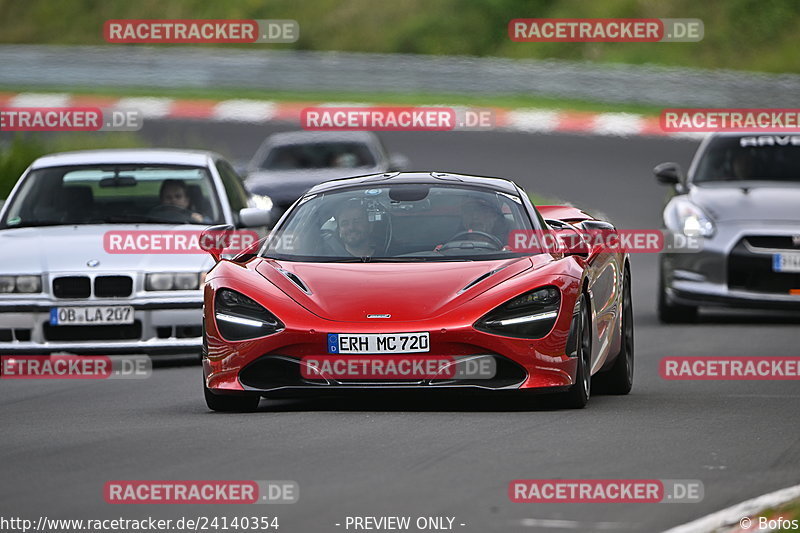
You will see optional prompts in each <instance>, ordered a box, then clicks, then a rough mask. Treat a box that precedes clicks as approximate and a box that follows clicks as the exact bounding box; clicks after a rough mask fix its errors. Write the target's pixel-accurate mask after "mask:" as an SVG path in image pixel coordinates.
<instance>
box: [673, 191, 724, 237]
mask: <svg viewBox="0 0 800 533" xmlns="http://www.w3.org/2000/svg"><path fill="white" fill-rule="evenodd" d="M664 223H665V224H666V225H667V227H668V228H669V229H671V230H672V231H675V232H677V233H683V234H684V235H686V236H688V237H697V236H700V237H713V236H714V232H715V231H716V227H715V226H714V222H713V221H712V220H711V218H710V217H709V216H708V215H707V214H706V213H705V212H704V211H703V210H702V209H700V208H699V207H698V206H696V205H694V204H693V203H691V202H689V201H688V200H686V199H680V200H679V199H674V200H672V201H671V202H670V203H669V204H668V205H667V209H666V210H665V211H664Z"/></svg>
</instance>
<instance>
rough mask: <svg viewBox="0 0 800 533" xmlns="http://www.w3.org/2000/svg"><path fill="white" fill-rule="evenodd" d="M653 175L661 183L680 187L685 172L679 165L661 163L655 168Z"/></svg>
mask: <svg viewBox="0 0 800 533" xmlns="http://www.w3.org/2000/svg"><path fill="white" fill-rule="evenodd" d="M653 174H655V175H656V179H657V180H658V182H659V183H661V184H664V185H679V184H680V183H682V182H683V171H682V170H681V166H680V165H679V164H678V163H661V164H659V165H656V166H655V168H653Z"/></svg>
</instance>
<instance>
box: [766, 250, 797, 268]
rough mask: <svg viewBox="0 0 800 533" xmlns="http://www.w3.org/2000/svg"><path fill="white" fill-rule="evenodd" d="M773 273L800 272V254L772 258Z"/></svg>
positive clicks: (778, 255)
mask: <svg viewBox="0 0 800 533" xmlns="http://www.w3.org/2000/svg"><path fill="white" fill-rule="evenodd" d="M772 271H773V272H800V254H795V253H788V254H775V255H773V256H772Z"/></svg>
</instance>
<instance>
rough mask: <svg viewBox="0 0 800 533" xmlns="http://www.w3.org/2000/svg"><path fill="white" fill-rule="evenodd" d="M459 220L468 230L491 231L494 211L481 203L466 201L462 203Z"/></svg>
mask: <svg viewBox="0 0 800 533" xmlns="http://www.w3.org/2000/svg"><path fill="white" fill-rule="evenodd" d="M461 222H462V223H463V224H464V228H466V229H468V230H472V231H482V232H484V233H491V231H492V228H493V226H494V222H495V214H494V211H492V210H491V209H490V208H488V207H487V206H485V205H483V204H480V203H476V202H468V203H466V204H464V208H463V213H462V215H461Z"/></svg>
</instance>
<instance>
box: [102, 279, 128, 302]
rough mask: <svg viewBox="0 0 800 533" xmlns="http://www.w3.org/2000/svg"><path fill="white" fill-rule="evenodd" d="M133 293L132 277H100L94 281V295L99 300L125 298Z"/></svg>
mask: <svg viewBox="0 0 800 533" xmlns="http://www.w3.org/2000/svg"><path fill="white" fill-rule="evenodd" d="M132 291H133V279H131V277H130V276H98V277H97V278H95V280H94V295H95V296H97V297H98V298H123V297H125V296H130V295H131V292H132Z"/></svg>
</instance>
